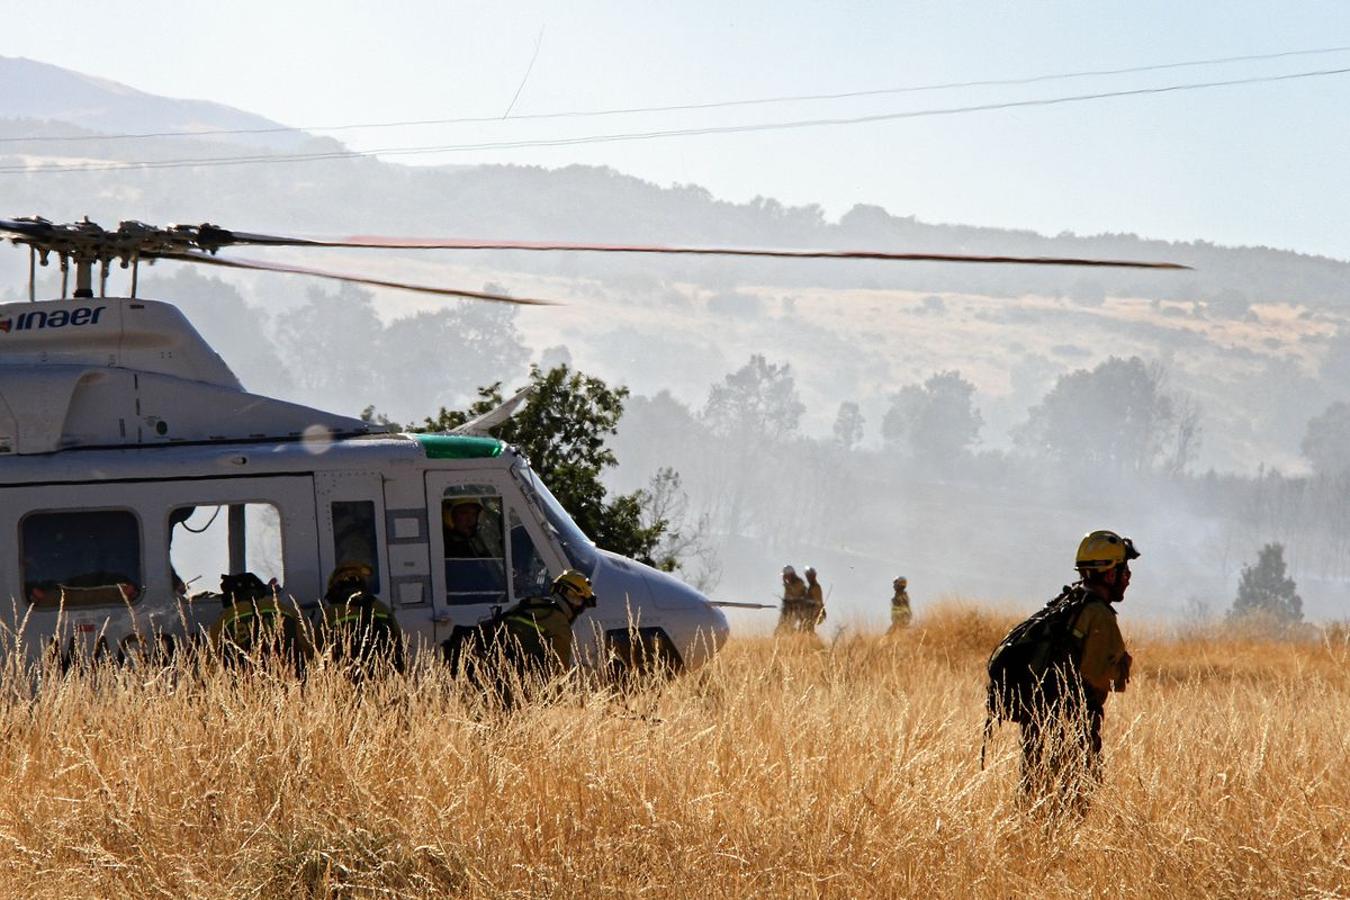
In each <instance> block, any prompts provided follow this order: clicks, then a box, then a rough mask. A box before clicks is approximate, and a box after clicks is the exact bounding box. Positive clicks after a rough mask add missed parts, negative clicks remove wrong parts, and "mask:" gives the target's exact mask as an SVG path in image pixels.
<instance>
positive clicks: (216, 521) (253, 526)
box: [169, 501, 286, 597]
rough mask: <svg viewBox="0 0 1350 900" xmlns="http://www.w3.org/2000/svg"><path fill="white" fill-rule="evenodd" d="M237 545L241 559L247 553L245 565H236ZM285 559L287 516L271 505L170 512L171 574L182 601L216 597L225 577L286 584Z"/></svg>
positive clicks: (211, 506) (210, 504) (184, 508)
mask: <svg viewBox="0 0 1350 900" xmlns="http://www.w3.org/2000/svg"><path fill="white" fill-rule="evenodd" d="M231 543H233V544H234V549H235V553H236V555H238V554H239V552H240V551H242V559H243V561H242V563H241V564H236V565H233V566H232V565H231V564H230V559H231V553H230V549H231ZM282 559H283V554H282V547H281V512H280V511H279V510H278V509H277V508H276V507H275V506H273V505H272V504H270V503H213V502H209V501H203V502H202V503H199V504H196V505H193V506H179V507H176V508H175V509H173V510H172V511H171V512H170V513H169V561H170V571H171V574H172V576H173V581H174V592H175V593H176V594H178V595H179V596H182V597H189V596H190V597H197V596H200V595H202V594H214V593H216V592H217V591H218V589H219V586H220V576H221V575H224V574H230V575H238V574H241V573H243V572H252V573H253V574H254V575H257V576H258V577H259V578H260V579H262V581H263V583H264V584H266V583H268V582H275V583H276V584H277V585H285V583H286V573H285V571H284V569H283V567H282ZM235 569H237V570H238V571H234V570H235Z"/></svg>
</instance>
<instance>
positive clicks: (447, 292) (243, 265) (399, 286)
mask: <svg viewBox="0 0 1350 900" xmlns="http://www.w3.org/2000/svg"><path fill="white" fill-rule="evenodd" d="M150 256H151V258H154V259H176V260H179V261H181V262H195V263H205V264H206V265H208V266H224V267H225V268H227V269H251V270H253V271H255V272H282V273H285V274H288V275H309V276H311V277H313V278H329V279H332V280H333V281H349V282H351V283H353V284H369V285H372V286H374V287H387V288H394V289H396V290H400V291H416V292H417V293H420V294H437V295H439V296H442V297H465V298H468V299H470V300H490V301H492V302H494V303H515V304H519V305H521V306H558V305H560V304H558V303H557V301H554V300H536V299H533V298H531V297H508V296H506V295H505V294H489V293H484V292H483V291H465V290H460V289H458V288H439V287H431V286H430V285H425V284H408V283H406V282H402V281H385V280H384V279H381V278H367V277H365V276H362V275H344V274H342V273H341V272H329V271H326V270H324V269H310V268H306V267H303V266H287V265H281V264H280V263H269V262H258V261H256V260H246V259H224V258H222V257H219V256H210V255H208V254H206V253H167V252H161V253H155V254H153V255H150Z"/></svg>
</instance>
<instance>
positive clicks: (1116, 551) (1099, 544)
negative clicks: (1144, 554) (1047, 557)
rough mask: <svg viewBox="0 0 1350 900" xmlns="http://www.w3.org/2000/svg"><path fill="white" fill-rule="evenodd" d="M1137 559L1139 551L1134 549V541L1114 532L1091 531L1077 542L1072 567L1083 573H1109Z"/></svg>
mask: <svg viewBox="0 0 1350 900" xmlns="http://www.w3.org/2000/svg"><path fill="white" fill-rule="evenodd" d="M1138 557H1139V551H1138V550H1136V549H1134V541H1132V540H1130V539H1129V538H1127V537H1121V536H1120V535H1118V534H1116V533H1115V532H1114V531H1093V532H1090V533H1089V534H1087V535H1085V536H1084V537H1083V540H1082V541H1080V542H1079V544H1078V556H1077V559H1076V560H1075V561H1074V565H1075V566H1076V567H1077V568H1078V571H1079V572H1083V573H1087V572H1109V571H1110V570H1111V569H1114V568H1115V567H1116V566H1120V565H1124V564H1125V563H1127V562H1129V561H1130V560H1132V559H1137V558H1138Z"/></svg>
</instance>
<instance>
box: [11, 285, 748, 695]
mask: <svg viewBox="0 0 1350 900" xmlns="http://www.w3.org/2000/svg"><path fill="white" fill-rule="evenodd" d="M466 502H467V503H468V505H471V506H473V507H476V508H477V510H478V514H477V516H476V521H474V522H472V523H467V526H466V523H464V522H460V523H459V524H458V526H457V525H456V522H455V519H456V516H454V515H453V514H452V512H451V510H452V508H454V507H455V506H458V505H462V504H465V503H466ZM469 518H473V517H472V516H471V517H469ZM457 527H458V528H459V529H461V530H460V531H456V528H457ZM466 527H467V531H465V530H464V529H465V528H466ZM465 548H470V549H465ZM352 562H355V563H361V564H364V565H368V566H369V567H370V568H371V570H372V576H371V579H370V581H371V586H372V588H374V589H375V590H376V593H377V594H378V595H379V596H380V598H381V599H383V600H384V601H385V602H386V603H387V604H388V605H389V607H390V608H391V609H392V610H393V612H394V614H395V617H396V618H397V620H398V623H399V625H400V626H401V627H402V629H403V631H404V633H405V634H406V635H407V636H408V638H409V640H410V643H411V646H412V647H414V648H420V649H424V650H429V651H433V652H434V651H435V649H436V648H437V647H439V646H440V645H441V644H442V643H443V642H444V641H445V640H447V639H448V638H449V637H450V634H451V632H452V631H453V629H454V628H455V627H456V626H463V625H472V624H475V623H477V622H479V621H481V620H483V619H485V618H488V617H490V616H491V615H492V614H493V613H494V612H495V611H497V610H500V609H502V608H503V607H506V606H508V605H510V604H512V603H515V602H516V601H518V600H520V599H522V598H524V597H526V596H534V595H538V594H541V593H543V592H545V591H546V590H547V587H548V584H549V582H550V581H551V579H552V578H553V577H556V576H557V575H558V574H559V573H560V572H562V571H563V570H564V569H567V568H576V569H580V570H581V571H583V572H585V573H586V574H587V575H588V576H589V577H590V578H591V581H592V584H593V585H594V588H595V592H596V595H597V598H598V603H597V606H596V607H595V608H594V609H591V610H588V611H587V612H586V613H585V614H584V615H583V616H582V617H581V618H579V619H578V620H577V622H576V623H575V625H574V629H573V630H574V634H575V637H576V642H577V649H578V656H579V658H580V659H581V660H583V661H586V662H589V663H590V664H599V663H600V662H601V661H602V660H603V659H605V658H606V656H607V653H606V651H607V650H609V649H618V650H619V651H620V656H622V655H624V652H626V650H627V649H628V648H629V647H630V645H631V644H632V643H633V641H634V640H635V639H636V640H640V641H641V642H642V644H643V646H644V647H646V648H647V649H649V650H650V649H659V650H661V651H662V652H664V653H666V654H667V655H669V654H671V653H672V652H673V653H674V654H675V655H677V656H678V662H679V664H682V666H683V667H684V668H686V669H691V668H695V667H697V666H699V665H702V664H703V663H704V662H706V661H707V660H708V659H710V658H711V657H712V655H713V654H715V653H716V652H717V650H718V649H719V648H720V647H721V645H722V644H723V643H724V642H725V640H726V637H727V632H728V629H727V622H726V618H725V616H724V615H723V614H722V613H721V611H720V610H718V609H716V608H714V607H713V606H711V605H710V604H709V602H708V600H707V598H705V597H704V596H703V595H702V594H700V593H699V592H698V591H696V590H695V589H693V588H691V587H689V586H688V585H685V584H683V583H681V582H679V581H678V580H676V579H674V578H672V577H671V576H669V575H667V574H665V573H661V572H657V571H655V570H653V569H651V568H650V567H647V566H644V565H642V564H640V563H637V562H634V561H633V560H629V559H625V558H623V557H619V556H617V555H615V554H612V553H608V552H606V551H603V550H600V549H598V548H597V547H595V545H594V544H593V543H591V542H590V541H589V540H588V539H587V538H586V536H585V535H584V534H583V533H582V532H581V531H580V529H579V528H577V526H576V525H575V523H573V521H572V519H571V517H570V516H569V515H568V514H567V512H566V510H564V509H563V508H562V506H561V505H560V504H559V503H558V501H557V500H556V499H555V498H554V497H553V496H552V494H551V493H550V492H549V491H548V489H547V487H545V486H544V485H543V484H542V482H540V480H539V479H538V478H537V477H536V476H535V474H534V473H533V472H532V471H531V470H530V467H529V464H528V461H527V460H526V459H524V457H523V456H521V455H520V454H519V453H517V452H516V451H515V450H514V449H513V448H512V447H510V446H508V445H505V444H503V443H502V442H500V441H498V440H496V439H494V438H490V437H481V436H468V435H455V434H415V435H408V434H396V433H384V432H381V431H380V429H379V427H378V426H371V425H369V424H368V423H365V422H362V421H360V420H358V419H352V418H348V417H344V416H339V415H335V414H332V413H327V412H323V411H320V410H314V409H310V408H307V407H304V406H299V405H296V404H291V403H285V402H283V401H278V400H275V399H271V398H267V397H262V396H259V395H255V394H250V393H247V392H246V391H244V389H243V388H242V387H241V386H240V384H239V382H238V380H237V379H236V378H235V377H234V375H233V373H232V372H230V370H229V368H228V366H226V365H225V363H224V362H223V361H222V360H221V359H220V357H219V356H217V355H216V354H215V352H214V351H213V350H211V348H210V347H209V346H208V345H207V344H206V343H205V341H203V340H202V338H201V337H200V336H199V335H198V334H197V332H196V331H195V329H193V328H192V326H191V325H190V324H189V323H188V322H187V320H186V319H185V318H184V317H183V316H182V314H181V313H179V312H178V310H177V309H176V308H175V307H173V306H171V305H169V304H165V303H158V302H155V301H148V300H139V299H127V298H97V299H83V300H74V301H71V300H61V301H44V302H40V303H11V304H5V305H0V598H3V597H9V598H12V600H11V602H10V604H8V606H7V608H6V609H4V610H3V612H2V613H0V622H3V624H4V625H5V626H6V627H7V628H8V629H10V630H11V631H12V632H13V633H14V634H13V635H10V636H6V638H5V640H4V641H3V642H0V643H2V644H3V646H5V647H6V648H9V652H12V651H13V648H15V647H21V648H23V651H22V652H25V653H26V654H28V655H30V656H36V655H37V654H38V653H41V652H42V651H43V650H44V649H45V648H49V647H52V646H53V644H55V646H56V647H57V648H58V649H59V650H60V652H62V653H67V654H75V653H85V652H88V653H93V654H95V655H97V654H100V653H106V654H123V653H125V652H126V651H127V649H128V647H131V646H139V645H140V644H142V643H143V642H144V641H145V640H147V637H148V636H151V635H156V634H166V635H171V636H174V637H177V638H180V639H191V638H193V637H196V636H198V635H199V634H200V633H201V631H202V630H203V629H204V628H205V627H207V626H208V625H209V624H210V623H211V622H212V621H213V620H214V619H215V618H216V617H217V616H218V615H219V614H220V612H221V609H222V606H221V603H220V600H219V596H218V595H217V594H215V593H213V592H212V591H211V590H207V589H206V588H211V587H214V585H215V584H216V582H217V580H218V579H219V577H220V575H221V574H223V573H226V572H231V573H235V572H239V571H243V570H249V571H254V572H255V574H258V575H259V576H260V577H261V578H262V579H263V580H264V581H268V580H274V581H275V583H276V584H277V586H278V587H279V588H280V590H281V591H282V592H283V593H284V594H285V595H286V596H289V597H291V598H294V600H295V602H296V603H297V605H298V606H299V607H300V609H301V610H303V611H305V612H306V613H307V614H309V615H311V616H315V617H317V615H318V610H319V607H320V598H321V597H322V596H323V594H324V590H325V582H326V580H327V577H328V574H329V573H331V572H332V571H333V570H334V569H335V568H336V567H337V566H338V565H340V564H342V563H352ZM14 635H17V636H18V637H19V642H18V643H16V642H15V640H14ZM0 652H6V651H0Z"/></svg>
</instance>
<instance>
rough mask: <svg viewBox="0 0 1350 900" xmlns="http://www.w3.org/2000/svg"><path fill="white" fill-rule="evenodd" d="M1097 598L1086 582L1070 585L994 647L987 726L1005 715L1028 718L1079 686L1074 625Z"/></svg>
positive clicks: (1011, 718) (1013, 719)
mask: <svg viewBox="0 0 1350 900" xmlns="http://www.w3.org/2000/svg"><path fill="white" fill-rule="evenodd" d="M1092 599H1093V596H1092V594H1091V592H1089V591H1088V590H1087V589H1086V588H1084V587H1083V585H1082V584H1075V585H1073V586H1071V587H1065V588H1064V590H1063V591H1061V592H1060V594H1059V596H1058V597H1056V598H1055V599H1053V600H1051V601H1050V602H1049V603H1047V604H1046V605H1045V606H1044V607H1042V608H1041V609H1040V610H1039V611H1037V612H1036V613H1035V614H1034V615H1033V616H1031V617H1030V618H1028V619H1026V620H1025V621H1023V622H1021V623H1020V624H1019V625H1017V626H1016V627H1015V628H1013V630H1012V631H1009V632H1008V634H1007V636H1006V637H1004V638H1003V640H1002V641H1000V642H999V645H998V646H997V647H995V648H994V652H993V653H991V654H990V655H989V664H988V666H987V669H988V672H989V687H988V695H987V698H986V707H987V713H988V718H987V723H988V724H987V725H986V731H987V730H988V728H990V727H992V726H993V724H995V723H998V722H1001V721H1005V720H1006V721H1010V722H1018V723H1025V722H1028V721H1030V720H1031V719H1032V718H1033V716H1035V714H1036V711H1037V710H1043V709H1044V708H1045V707H1046V706H1047V705H1048V704H1052V703H1054V702H1055V701H1056V700H1058V699H1059V698H1061V697H1064V696H1066V694H1067V692H1069V691H1072V690H1074V689H1075V684H1076V683H1075V682H1074V678H1073V676H1074V673H1076V671H1077V664H1078V658H1077V657H1078V653H1079V647H1078V641H1077V640H1075V639H1074V636H1073V625H1074V622H1075V621H1077V619H1078V615H1079V613H1081V612H1082V610H1083V607H1084V606H1086V605H1087V604H1088V602H1089V601H1091V600H1092Z"/></svg>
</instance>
